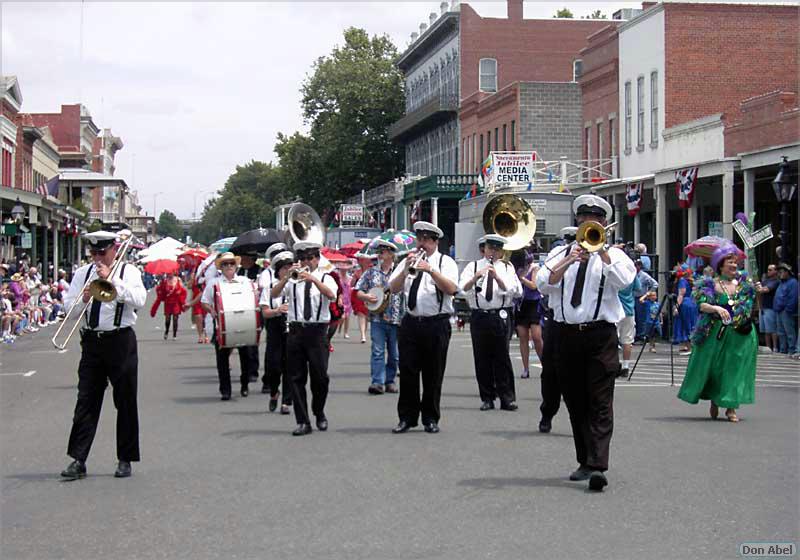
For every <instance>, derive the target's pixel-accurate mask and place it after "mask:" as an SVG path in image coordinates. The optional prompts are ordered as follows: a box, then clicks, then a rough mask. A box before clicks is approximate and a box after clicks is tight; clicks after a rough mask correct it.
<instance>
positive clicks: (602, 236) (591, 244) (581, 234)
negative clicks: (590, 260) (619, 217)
mask: <svg viewBox="0 0 800 560" xmlns="http://www.w3.org/2000/svg"><path fill="white" fill-rule="evenodd" d="M616 227H617V222H614V223H613V224H609V225H607V226H605V227H603V226H602V225H601V224H599V223H598V222H583V223H582V224H581V225H580V226H579V227H578V231H577V233H576V234H575V242H576V243H577V244H578V245H580V246H581V247H583V248H584V249H586V251H587V252H589V253H595V252H597V251H599V250H600V249H602V248H603V247H604V246H605V244H606V239H607V238H608V234H609V233H611V232H612V231H614V228H616Z"/></svg>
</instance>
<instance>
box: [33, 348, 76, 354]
mask: <svg viewBox="0 0 800 560" xmlns="http://www.w3.org/2000/svg"><path fill="white" fill-rule="evenodd" d="M67 352H69V350H67V349H66V348H64V349H63V350H31V351H30V352H28V354H66V353H67Z"/></svg>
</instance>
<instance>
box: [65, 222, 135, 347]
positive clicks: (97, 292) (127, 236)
mask: <svg viewBox="0 0 800 560" xmlns="http://www.w3.org/2000/svg"><path fill="white" fill-rule="evenodd" d="M119 237H120V238H121V239H122V240H123V241H122V244H121V245H120V246H119V248H118V249H117V255H116V256H115V257H114V262H113V263H111V271H110V272H109V273H108V278H109V279H103V278H98V277H97V267H95V270H93V271H92V274H91V276H89V278H87V279H86V282H84V284H83V287H82V288H81V291H80V294H79V295H78V297H77V298H75V301H74V302H72V305H70V307H69V309H68V310H67V314H66V316H65V317H64V320H63V321H61V324H60V325H59V326H58V330H56V332H55V334H54V335H53V338H51V339H50V342H52V343H53V346H55V347H56V348H58V349H59V350H63V349H64V348H66V347H67V344H69V341H70V339H71V338H72V335H73V334H75V331H76V330H77V329H78V325H80V324H81V317H83V316H84V314H85V313H86V310H87V309H89V307H90V306H91V305H92V302H93V301H94V300H98V301H101V302H103V303H108V302H109V301H114V300H115V299H117V289H116V288H115V287H114V284H112V283H111V280H110V278H113V277H114V275H115V274H116V273H117V271H119V269H120V267H121V266H122V264H123V263H124V262H125V255H126V253H127V252H128V249H130V247H131V244H132V243H133V241H134V240H135V239H136V238H135V237H134V236H133V234H132V233H131V232H130V230H122V231H120V232H119ZM87 286H88V287H89V293H90V294H91V297H90V298H89V301H87V302H86V303H83V292H84V290H85V289H86V287H87ZM80 305H82V306H83V307H82V308H81V310H80V313H78V315H77V319H76V320H75V323H74V324H73V325H72V328H70V329H69V332H68V333H67V337H66V338H65V339H64V340H63V342H62V341H59V336H61V332H62V331H63V330H64V328H65V327H66V325H67V324H68V323H69V321H70V318H71V317H72V312H73V311H74V310H75V309H77V308H78V306H80Z"/></svg>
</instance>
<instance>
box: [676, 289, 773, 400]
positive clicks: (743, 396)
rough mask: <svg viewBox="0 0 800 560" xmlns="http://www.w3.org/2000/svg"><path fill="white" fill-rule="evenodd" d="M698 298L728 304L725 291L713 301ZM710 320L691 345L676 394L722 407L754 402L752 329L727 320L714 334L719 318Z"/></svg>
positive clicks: (755, 349) (755, 342) (755, 352)
mask: <svg viewBox="0 0 800 560" xmlns="http://www.w3.org/2000/svg"><path fill="white" fill-rule="evenodd" d="M698 299H701V300H703V301H702V303H710V304H711V305H720V306H726V305H727V304H728V296H727V295H726V294H719V293H717V294H716V301H715V302H713V301H710V300H711V298H708V297H705V298H704V297H700V298H698ZM710 323H711V324H710V327H711V328H710V330H709V331H708V334H707V336H705V337H704V340H703V341H702V342H701V343H700V344H697V345H695V346H694V347H693V348H692V355H691V357H690V358H689V364H688V366H687V367H686V375H685V376H684V378H683V383H682V384H681V388H680V391H678V398H679V399H681V400H684V401H686V402H688V403H690V404H697V402H698V400H700V399H704V400H710V401H711V402H712V403H714V404H716V405H717V406H720V407H724V408H739V405H742V404H752V403H753V402H755V384H756V356H757V355H758V338H757V335H756V329H755V328H752V329H751V330H750V332H749V333H748V334H740V333H738V332H736V330H735V329H734V328H733V325H732V324H731V325H728V326H727V327H726V328H725V331H724V332H723V333H722V336H721V337H719V338H718V335H719V331H720V329H721V328H722V327H723V325H722V321H720V320H719V319H716V320H712V321H711V322H710Z"/></svg>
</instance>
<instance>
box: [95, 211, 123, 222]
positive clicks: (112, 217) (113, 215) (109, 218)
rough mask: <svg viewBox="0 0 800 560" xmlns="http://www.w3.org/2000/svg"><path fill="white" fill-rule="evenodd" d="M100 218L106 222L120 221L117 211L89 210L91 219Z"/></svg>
mask: <svg viewBox="0 0 800 560" xmlns="http://www.w3.org/2000/svg"><path fill="white" fill-rule="evenodd" d="M94 220H99V221H100V222H102V223H104V224H110V223H114V222H119V221H120V220H119V214H118V213H117V212H89V221H94Z"/></svg>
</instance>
